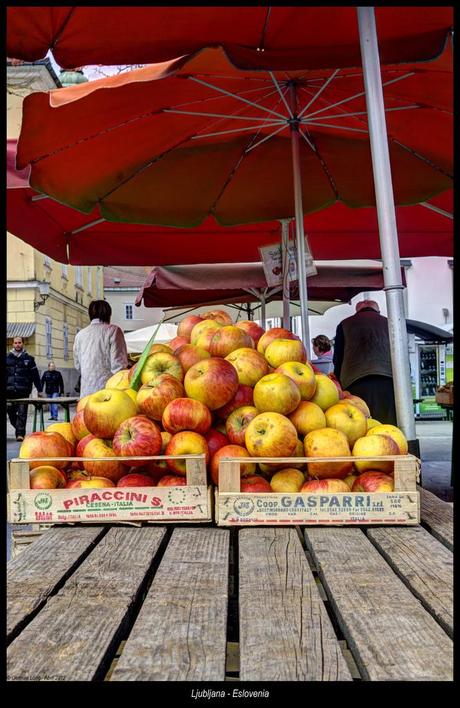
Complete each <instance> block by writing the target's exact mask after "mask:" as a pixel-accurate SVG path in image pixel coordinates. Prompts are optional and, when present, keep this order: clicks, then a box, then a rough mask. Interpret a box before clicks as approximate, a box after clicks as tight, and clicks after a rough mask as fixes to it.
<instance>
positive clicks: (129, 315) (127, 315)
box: [125, 305, 134, 320]
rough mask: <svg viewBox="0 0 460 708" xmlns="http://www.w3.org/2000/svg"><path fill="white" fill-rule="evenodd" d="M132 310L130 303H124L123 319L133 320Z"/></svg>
mask: <svg viewBox="0 0 460 708" xmlns="http://www.w3.org/2000/svg"><path fill="white" fill-rule="evenodd" d="M133 319H134V311H133V306H132V305H125V320H133Z"/></svg>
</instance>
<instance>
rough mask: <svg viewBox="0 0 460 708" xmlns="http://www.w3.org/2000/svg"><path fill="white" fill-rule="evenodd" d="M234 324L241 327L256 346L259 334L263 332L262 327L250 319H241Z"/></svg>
mask: <svg viewBox="0 0 460 708" xmlns="http://www.w3.org/2000/svg"><path fill="white" fill-rule="evenodd" d="M236 326H237V327H241V329H242V330H244V331H245V332H247V334H249V336H250V337H251V339H252V340H253V341H254V344H255V345H256V346H257V342H258V341H259V339H260V338H261V336H262V335H263V334H265V330H264V328H263V327H260V326H259V325H258V324H257V322H253V321H252V320H241V321H240V322H237V323H236Z"/></svg>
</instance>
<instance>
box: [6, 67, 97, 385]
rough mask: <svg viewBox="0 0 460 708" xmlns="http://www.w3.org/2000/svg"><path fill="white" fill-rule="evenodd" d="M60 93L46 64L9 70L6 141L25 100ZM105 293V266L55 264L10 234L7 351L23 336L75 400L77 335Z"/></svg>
mask: <svg viewBox="0 0 460 708" xmlns="http://www.w3.org/2000/svg"><path fill="white" fill-rule="evenodd" d="M60 87H61V83H60V81H59V79H58V77H57V76H56V74H55V72H54V71H53V69H52V67H51V64H50V63H49V62H48V61H47V60H44V61H41V62H36V63H33V64H27V63H20V64H15V65H14V66H12V65H8V66H7V92H8V95H7V136H8V138H16V139H17V138H18V136H19V133H20V129H21V118H22V102H23V100H24V98H25V96H27V95H28V94H29V93H31V92H32V91H49V90H51V89H55V88H60ZM103 288H104V285H103V268H102V266H71V265H65V264H61V263H57V262H56V261H53V260H52V259H51V258H49V257H48V256H46V255H44V254H43V253H40V252H39V251H37V250H35V249H34V248H33V247H32V246H29V245H28V244H27V243H25V242H24V241H22V240H21V239H19V238H17V237H16V236H13V235H12V234H10V233H7V332H6V335H7V351H8V350H9V349H11V346H12V341H13V338H14V337H15V336H23V337H24V338H25V347H26V349H27V351H28V352H29V353H30V354H32V355H33V356H34V357H35V360H36V362H37V366H38V369H39V371H40V374H42V373H43V372H44V371H46V369H47V367H48V361H50V360H53V361H54V363H55V364H56V368H57V369H59V371H61V373H62V376H63V379H64V392H65V393H66V394H68V395H75V390H74V387H75V385H76V383H77V380H78V372H77V371H76V370H75V368H74V365H73V353H72V352H73V343H74V339H75V335H76V333H77V332H78V330H80V329H82V328H83V327H86V326H87V325H88V324H89V320H88V305H89V303H90V302H91V300H93V299H101V298H103V297H104V290H103Z"/></svg>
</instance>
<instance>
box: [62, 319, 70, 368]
mask: <svg viewBox="0 0 460 708" xmlns="http://www.w3.org/2000/svg"><path fill="white" fill-rule="evenodd" d="M63 333H64V359H68V358H69V325H68V324H67V322H64V329H63Z"/></svg>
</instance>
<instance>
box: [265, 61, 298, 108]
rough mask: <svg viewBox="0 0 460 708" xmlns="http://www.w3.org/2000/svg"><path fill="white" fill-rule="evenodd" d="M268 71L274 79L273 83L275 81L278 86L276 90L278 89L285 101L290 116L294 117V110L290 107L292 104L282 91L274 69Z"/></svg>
mask: <svg viewBox="0 0 460 708" xmlns="http://www.w3.org/2000/svg"><path fill="white" fill-rule="evenodd" d="M268 73H269V74H270V76H271V78H272V81H273V83H274V84H275V86H276V90H277V91H278V93H279V95H280V96H281V100H282V101H283V103H284V105H285V106H286V108H287V110H288V113H289V115H290V117H291V118H294V114H293V113H292V111H291V107H290V105H289V104H288V102H287V101H286V98H285V96H284V93H283V92H282V91H281V88H280V85H279V83H278V81H277V80H276V76H275V74H274V73H273V71H269V72H268Z"/></svg>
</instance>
